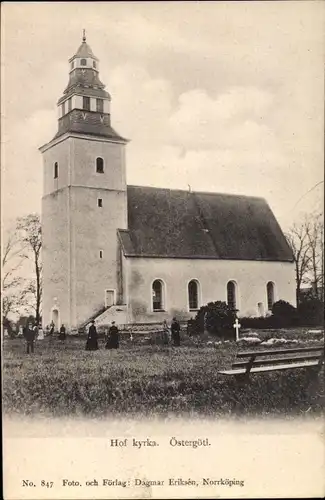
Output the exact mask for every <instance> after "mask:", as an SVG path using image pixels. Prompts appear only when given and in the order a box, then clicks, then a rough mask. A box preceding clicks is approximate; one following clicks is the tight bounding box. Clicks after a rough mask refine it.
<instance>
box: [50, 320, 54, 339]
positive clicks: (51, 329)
mask: <svg viewBox="0 0 325 500" xmlns="http://www.w3.org/2000/svg"><path fill="white" fill-rule="evenodd" d="M49 335H51V336H53V335H54V323H53V321H51V324H50V332H49Z"/></svg>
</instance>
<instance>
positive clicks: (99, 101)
mask: <svg viewBox="0 0 325 500" xmlns="http://www.w3.org/2000/svg"><path fill="white" fill-rule="evenodd" d="M96 110H97V111H98V113H103V112H104V101H103V99H96Z"/></svg>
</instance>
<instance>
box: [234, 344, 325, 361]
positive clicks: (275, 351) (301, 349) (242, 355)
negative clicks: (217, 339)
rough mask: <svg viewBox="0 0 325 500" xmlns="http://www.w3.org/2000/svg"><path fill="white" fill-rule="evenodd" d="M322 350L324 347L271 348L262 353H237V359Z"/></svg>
mask: <svg viewBox="0 0 325 500" xmlns="http://www.w3.org/2000/svg"><path fill="white" fill-rule="evenodd" d="M323 349H324V345H320V346H313V347H294V348H293V349H292V348H290V349H285V348H284V349H283V348H282V349H276V348H275V349H273V348H272V347H271V348H269V349H265V350H263V351H258V350H257V349H256V351H243V352H238V353H237V358H249V357H251V356H269V355H274V354H287V353H294V352H315V351H322V350H323Z"/></svg>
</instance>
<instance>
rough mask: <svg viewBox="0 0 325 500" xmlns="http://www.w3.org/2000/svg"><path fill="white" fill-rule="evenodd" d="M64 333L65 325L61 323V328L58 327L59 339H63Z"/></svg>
mask: <svg viewBox="0 0 325 500" xmlns="http://www.w3.org/2000/svg"><path fill="white" fill-rule="evenodd" d="M65 335H66V331H65V326H64V325H63V324H62V325H61V328H60V333H59V340H62V341H64V340H65Z"/></svg>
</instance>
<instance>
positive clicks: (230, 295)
mask: <svg viewBox="0 0 325 500" xmlns="http://www.w3.org/2000/svg"><path fill="white" fill-rule="evenodd" d="M227 304H228V306H229V307H231V309H236V306H237V298H236V283H235V282H234V281H228V283H227Z"/></svg>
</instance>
